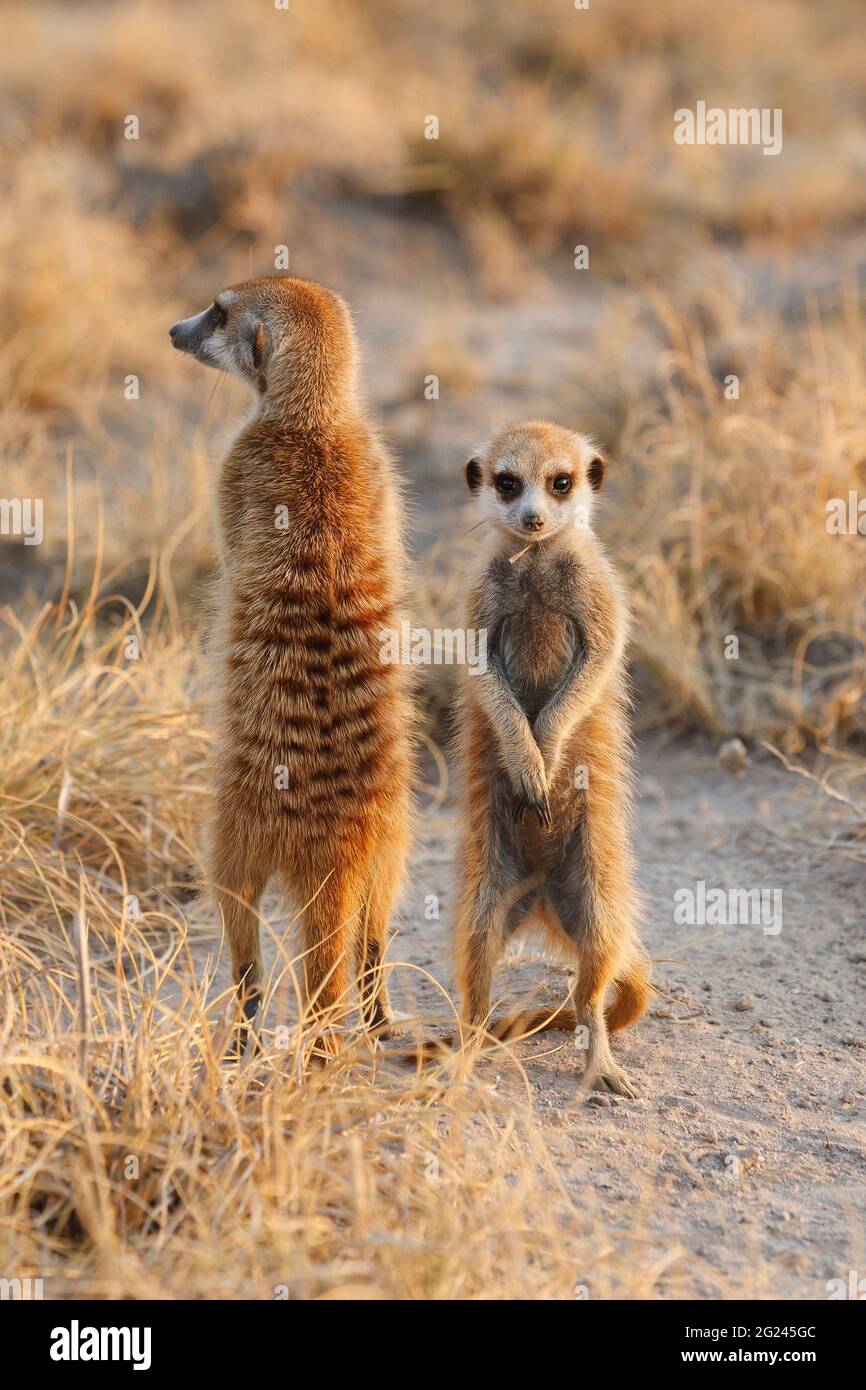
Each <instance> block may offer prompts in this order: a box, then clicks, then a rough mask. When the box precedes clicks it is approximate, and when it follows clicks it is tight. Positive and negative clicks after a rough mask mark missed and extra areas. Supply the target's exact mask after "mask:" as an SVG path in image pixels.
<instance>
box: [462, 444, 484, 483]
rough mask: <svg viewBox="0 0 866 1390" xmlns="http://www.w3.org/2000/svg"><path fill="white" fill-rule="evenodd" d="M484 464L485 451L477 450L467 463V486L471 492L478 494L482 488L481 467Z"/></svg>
mask: <svg viewBox="0 0 866 1390" xmlns="http://www.w3.org/2000/svg"><path fill="white" fill-rule="evenodd" d="M483 462H484V449H483V448H480V449H476V450H475V452H474V453H473V454H472V456H471V457H470V458H469V459H467V461H466V486H467V487H468V488H469V491H470V492H477V491H478V489H479V488H480V486H481V476H482V474H481V465H482V464H483Z"/></svg>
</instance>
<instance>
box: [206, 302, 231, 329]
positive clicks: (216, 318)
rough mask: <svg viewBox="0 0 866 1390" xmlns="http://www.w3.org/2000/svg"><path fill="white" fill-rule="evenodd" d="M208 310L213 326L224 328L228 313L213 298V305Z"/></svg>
mask: <svg viewBox="0 0 866 1390" xmlns="http://www.w3.org/2000/svg"><path fill="white" fill-rule="evenodd" d="M210 312H211V319H212V321H213V326H214V328H215V329H216V328H224V327H225V324H226V321H227V319H228V314H227V313H226V311H225V309H224V308H223V306H222V305H221V304H219V303H218V302H217V300H214V305H213V308H212V309H211V311H210Z"/></svg>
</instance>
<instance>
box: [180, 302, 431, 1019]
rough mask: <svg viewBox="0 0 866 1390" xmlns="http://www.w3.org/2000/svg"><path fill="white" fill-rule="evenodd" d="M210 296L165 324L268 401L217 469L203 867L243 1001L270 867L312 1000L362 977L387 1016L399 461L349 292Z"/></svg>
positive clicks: (398, 843)
mask: <svg viewBox="0 0 866 1390" xmlns="http://www.w3.org/2000/svg"><path fill="white" fill-rule="evenodd" d="M215 307H216V308H218V309H219V311H220V312H219V317H220V318H221V317H222V316H223V315H225V321H224V322H221V323H220V322H217V323H214V322H212V321H210V320H204V319H203V316H198V317H197V318H196V319H191V320H186V321H185V322H184V324H181V325H176V326H175V329H173V330H172V340H173V341H175V345H176V346H182V347H183V348H184V350H186V351H189V352H193V353H194V355H196V356H197V357H198V358H199V360H201V361H204V362H206V363H208V364H209V365H215V366H225V367H228V368H229V369H231V370H235V371H237V372H238V374H239V375H241V376H243V377H245V378H246V379H247V380H248V381H249V382H250V384H251V385H252V386H253V387H254V388H255V389H256V391H257V393H258V404H257V408H256V411H255V413H254V414H253V416H252V418H251V419H250V421H249V422H248V423H247V424H246V425H245V426H244V427H243V429H242V430H241V431H240V433H239V434H238V436H237V438H236V439H235V441H234V443H233V444H232V446H231V448H230V450H229V452H228V454H227V455H226V457H225V459H224V461H223V464H222V468H221V472H220V477H219V487H218V502H219V516H220V550H221V557H222V568H221V577H220V583H219V602H218V612H219V632H218V640H217V643H216V646H217V652H216V661H217V675H218V681H217V688H218V706H219V713H218V735H217V749H216V760H215V782H214V793H213V805H212V816H211V837H210V855H209V875H210V878H211V880H212V882H213V884H214V885H215V888H216V892H217V898H218V902H219V907H220V910H221V913H222V917H223V920H224V923H225V930H226V934H227V937H228V941H229V945H230V947H231V957H232V971H233V976H234V979H235V981H236V983H237V985H238V988H239V991H240V993H241V996H242V999H243V1003H244V1008H245V1012H246V1014H247V1017H252V1016H253V1015H254V1014H255V1011H256V1008H257V1005H258V999H259V992H260V985H261V955H260V949H259V925H258V921H257V917H256V912H257V909H258V905H259V900H260V898H261V895H262V892H263V890H264V888H265V885H266V883H267V881H268V879H269V877H270V876H271V875H272V874H277V875H279V876H280V878H281V880H282V882H283V885H284V887H285V889H286V890H287V891H288V893H289V895H290V897H291V898H292V900H293V901H294V903H295V904H296V905H297V907H298V908H303V909H304V911H303V919H302V920H303V945H304V949H305V953H306V954H305V958H304V959H305V974H306V987H307V995H308V999H309V1002H310V1006H311V1007H312V1008H313V1009H314V1010H316V1011H317V1012H319V1013H322V1012H323V1011H326V1010H334V1009H339V1008H341V1007H342V1006H343V1005H344V1004H345V1003H346V1001H347V998H348V996H349V991H350V987H351V985H352V984H353V983H354V982H355V981H356V980H358V979H359V978H360V980H361V982H362V997H361V1003H362V1013H363V1017H364V1019H365V1021H366V1022H367V1023H368V1024H370V1025H372V1026H378V1027H381V1026H382V1025H383V1024H386V1023H387V1021H388V1019H389V1017H390V1011H389V1005H388V996H387V990H386V987H385V983H384V978H383V972H382V971H381V969H380V968H379V966H380V962H381V960H382V956H383V953H384V950H385V945H386V936H387V929H388V923H389V920H390V916H391V912H392V909H393V906H394V901H395V898H396V895H397V893H398V890H399V888H400V886H401V882H402V877H403V871H404V863H405V857H406V851H407V843H408V819H409V782H410V751H409V734H410V704H409V697H408V693H407V690H406V688H405V682H404V672H403V670H402V668H401V667H399V666H397V665H393V664H391V665H389V664H383V663H382V661H381V660H380V650H381V645H382V642H381V635H382V631H383V629H388V628H392V627H394V626H395V625H397V624H399V621H400V615H399V613H398V605H399V603H400V601H401V598H402V591H403V584H404V551H403V541H402V534H401V530H402V517H401V505H400V498H399V492H398V486H397V482H396V477H395V471H394V467H393V464H392V462H391V460H390V458H389V457H388V455H387V454H386V452H385V450H384V449H383V447H382V445H381V443H380V442H379V440H378V439H377V438H376V436H375V434H374V433H373V431H372V429H371V428H370V426H369V424H368V423H367V422H366V421H365V419H364V414H363V410H362V406H361V404H360V402H359V399H358V395H357V363H356V358H357V353H356V345H355V336H354V331H353V328H352V324H351V320H350V316H349V313H348V310H347V309H346V306H345V305H344V303H343V302H342V300H341V299H339V298H338V296H336V295H335V294H332V293H331V292H330V291H329V290H327V289H325V288H323V287H322V286H319V285H315V284H312V283H308V282H304V281H300V280H296V279H287V278H286V279H277V278H274V279H257V280H250V281H247V282H245V283H243V284H240V285H236V286H233V287H231V289H229V290H228V291H224V292H223V293H222V294H221V295H219V296H218V297H217V301H216V304H215ZM209 312H210V314H211V316H212V318H213V315H214V310H211V311H209ZM200 321H202V326H199V327H197V325H199V324H200ZM190 325H192V327H190ZM176 330H177V332H176ZM282 509H285V510H282ZM286 520H287V525H282V524H279V523H282V522H285V521H286ZM280 769H282V770H283V771H282V772H281V771H280ZM283 782H284V783H285V786H282V785H281V783H283Z"/></svg>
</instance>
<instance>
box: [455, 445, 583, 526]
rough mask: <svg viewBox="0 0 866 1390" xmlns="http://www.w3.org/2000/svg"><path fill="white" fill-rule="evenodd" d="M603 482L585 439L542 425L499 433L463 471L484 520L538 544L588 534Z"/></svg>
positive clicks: (479, 451)
mask: <svg viewBox="0 0 866 1390" xmlns="http://www.w3.org/2000/svg"><path fill="white" fill-rule="evenodd" d="M603 480H604V460H603V459H602V457H601V455H600V454H599V453H598V451H597V450H596V449H595V447H594V445H593V443H592V441H591V440H590V439H588V438H587V436H586V435H583V434H577V433H574V432H573V431H571V430H567V429H563V428H561V427H560V426H558V425H550V424H547V423H546V422H543V421H531V422H530V423H529V424H526V425H520V426H519V427H514V428H512V429H509V430H505V431H503V433H502V434H499V435H497V436H496V438H495V439H493V440H492V441H491V442H490V443H489V444H487V445H485V446H483V447H482V448H481V449H479V450H476V452H475V454H474V455H473V457H472V458H471V459H470V460H469V462H468V464H467V465H466V481H467V484H468V486H469V490H470V492H472V493H473V495H474V496H475V498H476V500H477V501H478V503H479V506H480V508H481V511H482V515H483V517H484V519H485V520H487V521H491V522H493V523H494V524H495V525H496V526H497V527H498V528H499V529H501V530H504V531H506V532H507V533H509V534H512V535H514V536H521V537H523V538H524V539H525V538H526V537H527V536H531V537H532V538H533V540H542V541H546V540H548V539H550V538H552V537H553V536H556V535H559V534H561V533H562V532H563V531H564V529H565V528H569V529H571V528H577V529H579V530H586V529H588V527H589V525H590V521H591V516H592V501H593V494H594V493H595V492H597V491H598V490H599V488H600V487H601V485H602V482H603Z"/></svg>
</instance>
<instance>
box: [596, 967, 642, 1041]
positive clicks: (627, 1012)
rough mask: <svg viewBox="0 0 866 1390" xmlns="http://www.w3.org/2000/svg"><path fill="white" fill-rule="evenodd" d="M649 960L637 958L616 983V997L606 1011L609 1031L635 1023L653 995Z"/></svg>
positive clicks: (615, 1030)
mask: <svg viewBox="0 0 866 1390" xmlns="http://www.w3.org/2000/svg"><path fill="white" fill-rule="evenodd" d="M652 992H653V987H652V985H651V984H650V968H649V961H646V960H636V961H634V962H633V963H632V965H631V966H630V967H629V969H628V970H627V971H626V972H625V974H623V975H620V977H619V978H618V979H617V981H616V983H615V985H614V997H613V1000H612V1001H611V1003H610V1004H608V1006H607V1008H606V1009H605V1011H604V1017H605V1022H606V1023H607V1027H608V1031H609V1032H611V1033H615V1032H617V1031H618V1030H619V1029H620V1028H627V1027H628V1026H629V1024H630V1023H635V1022H636V1021H637V1020H638V1019H639V1018H640V1016H641V1014H642V1013H644V1012H645V1010H646V1007H647V1005H648V1003H649V1001H650V997H651V996H652Z"/></svg>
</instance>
